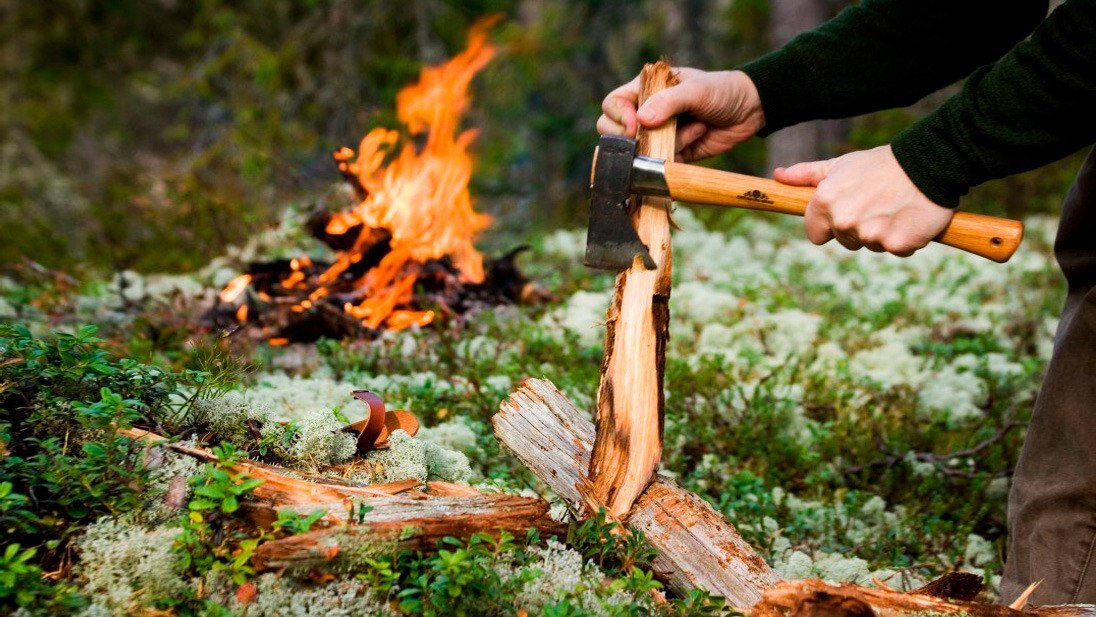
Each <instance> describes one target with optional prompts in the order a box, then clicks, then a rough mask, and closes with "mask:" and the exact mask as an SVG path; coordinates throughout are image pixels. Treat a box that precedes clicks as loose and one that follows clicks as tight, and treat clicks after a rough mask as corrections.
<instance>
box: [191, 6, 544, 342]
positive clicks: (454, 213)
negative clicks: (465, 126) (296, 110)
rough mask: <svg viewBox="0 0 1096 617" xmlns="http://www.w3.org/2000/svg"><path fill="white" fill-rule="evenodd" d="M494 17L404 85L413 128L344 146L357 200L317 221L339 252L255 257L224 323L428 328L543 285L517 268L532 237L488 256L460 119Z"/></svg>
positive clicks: (469, 136)
mask: <svg viewBox="0 0 1096 617" xmlns="http://www.w3.org/2000/svg"><path fill="white" fill-rule="evenodd" d="M488 26H489V22H481V23H479V24H477V25H475V26H473V28H472V30H471V31H470V32H469V37H468V47H467V49H465V50H464V51H463V52H461V53H460V54H458V55H457V56H456V57H454V58H452V59H451V60H449V61H448V62H445V63H443V64H441V65H438V66H433V67H427V68H425V69H423V71H422V73H421V75H420V78H419V81H418V83H416V84H413V85H410V86H408V87H406V88H404V89H403V90H402V91H401V92H400V93H399V94H398V96H397V99H396V106H397V117H398V119H399V121H400V123H401V124H402V125H403V127H404V129H405V130H403V131H401V130H392V129H387V128H380V127H379V128H375V129H373V130H372V131H370V132H369V133H368V134H367V135H366V136H365V137H364V138H363V139H362V140H361V143H360V144H359V145H358V149H357V150H356V151H355V150H353V149H351V148H346V147H344V148H340V149H339V150H338V151H336V152H335V153H334V159H335V163H336V165H337V167H338V170H339V172H340V173H341V174H342V176H343V178H344V179H345V180H346V182H348V183H349V184H350V186H351V187H352V189H353V192H354V196H355V199H356V200H357V204H356V205H354V206H352V207H350V208H349V209H347V210H343V211H339V212H331V211H328V210H318V211H316V212H314V213H313V214H312V216H311V217H310V219H309V222H308V227H309V231H310V232H311V234H312V235H313V236H315V237H316V238H318V239H319V240H321V241H322V242H324V243H325V244H326V245H327V246H328V247H330V248H331V249H332V250H333V251H334V258H333V259H331V260H329V261H319V260H314V259H312V258H310V257H308V256H303V255H302V256H299V257H297V258H294V259H286V260H275V261H269V262H263V263H253V264H251V265H250V266H249V267H248V268H247V269H246V271H245V272H244V273H243V274H241V275H240V276H238V277H236V278H235V279H233V280H232V281H231V282H230V283H229V284H228V285H227V286H226V287H225V288H224V289H223V290H222V291H221V292H220V294H219V295H218V303H217V306H216V307H215V308H214V310H213V312H212V316H213V320H214V322H215V324H216V325H218V326H220V327H226V326H229V325H236V326H240V327H246V328H248V329H250V330H251V331H252V332H253V333H254V334H255V335H256V336H258V337H260V338H266V339H267V340H268V341H269V342H270V343H271V344H274V345H278V344H286V343H289V342H298V341H313V340H316V339H318V338H321V337H331V338H345V337H354V336H368V335H370V334H375V333H377V332H380V331H383V330H403V329H405V328H408V327H412V326H419V327H421V326H425V325H427V324H430V323H432V322H434V321H436V320H439V319H442V318H445V317H462V316H465V315H467V314H469V313H470V312H474V311H475V310H476V309H478V308H482V307H486V306H490V305H494V304H500V303H514V302H521V301H524V300H531V299H535V298H537V297H539V296H540V295H541V294H540V292H538V291H537V290H536V289H535V288H534V287H533V286H532V285H531V284H530V283H529V281H528V279H526V278H525V277H524V276H523V275H522V273H521V271H520V270H519V269H518V267H517V264H516V261H515V260H516V258H517V256H518V255H519V254H520V253H521V252H522V250H524V247H519V248H517V249H514V250H512V251H510V252H508V253H507V254H505V255H503V256H502V257H500V258H498V259H496V260H493V261H491V262H490V263H488V264H486V265H485V263H484V258H483V255H482V254H480V252H479V251H478V250H476V247H475V245H474V240H475V238H476V237H477V235H478V234H479V233H480V232H482V231H483V230H484V229H486V228H487V227H488V226H489V225H490V223H491V219H490V217H488V216H487V215H485V214H482V213H479V212H476V211H475V210H474V209H473V207H472V198H471V195H470V194H469V191H468V182H469V180H470V179H471V176H472V155H471V153H470V152H469V147H470V146H471V144H472V142H473V141H474V140H475V137H476V132H475V131H473V130H461V128H460V121H461V118H462V117H463V115H464V113H465V112H466V111H467V109H468V105H469V102H470V99H469V94H468V88H469V84H470V83H471V81H472V78H473V77H474V76H475V75H476V73H477V72H478V71H479V70H480V69H482V68H483V67H484V66H485V65H486V64H487V63H488V62H489V61H490V60H491V58H492V57H493V56H494V54H495V48H494V46H492V45H491V43H490V42H489V41H488V39H487V28H488Z"/></svg>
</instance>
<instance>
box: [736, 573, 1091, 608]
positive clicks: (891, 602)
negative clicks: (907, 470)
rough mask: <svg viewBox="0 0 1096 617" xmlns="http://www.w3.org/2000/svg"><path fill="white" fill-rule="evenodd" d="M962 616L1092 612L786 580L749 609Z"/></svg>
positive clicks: (814, 581)
mask: <svg viewBox="0 0 1096 617" xmlns="http://www.w3.org/2000/svg"><path fill="white" fill-rule="evenodd" d="M930 614H931V615H966V616H969V617H1012V616H1020V615H1063V616H1074V615H1076V616H1081V615H1085V616H1088V615H1096V607H1093V606H1091V605H1075V606H1048V607H1039V608H1028V609H1025V610H1022V611H1021V610H1014V609H1011V608H1009V607H1007V606H1000V605H996V604H985V603H981V602H970V601H964V600H947V599H944V598H939V597H935V596H931V595H926V594H924V593H917V592H911V593H902V592H900V591H893V590H889V589H869V588H867V587H858V586H856V585H849V584H840V585H834V584H830V583H825V582H823V581H819V580H808V581H785V582H783V583H780V584H779V585H777V586H775V587H773V588H772V589H770V590H769V591H768V592H766V593H765V597H764V599H763V600H762V601H761V602H759V603H758V604H757V605H756V606H754V607H753V609H751V610H750V611H749V615H750V616H751V617H784V616H794V617H830V616H834V617H837V616H850V615H851V616H858V615H864V616H870V615H879V616H888V617H889V616H895V617H898V616H905V615H930Z"/></svg>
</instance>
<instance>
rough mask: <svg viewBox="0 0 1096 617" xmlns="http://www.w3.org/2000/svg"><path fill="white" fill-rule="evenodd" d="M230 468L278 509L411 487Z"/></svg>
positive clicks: (149, 436)
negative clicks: (242, 474)
mask: <svg viewBox="0 0 1096 617" xmlns="http://www.w3.org/2000/svg"><path fill="white" fill-rule="evenodd" d="M118 433H119V434H120V435H125V436H126V437H129V438H131V439H140V440H144V441H147V442H149V443H153V444H156V445H159V446H162V447H166V448H168V449H170V450H172V451H174V452H178V453H179V454H185V455H187V456H191V457H194V458H196V459H198V460H201V461H207V462H211V461H215V460H217V457H216V456H214V454H213V453H212V452H210V451H209V450H206V449H204V448H195V447H192V446H185V445H183V444H179V443H173V442H169V441H167V439H166V438H165V437H163V436H161V435H157V434H156V433H152V432H150V431H145V430H141V429H119V430H118ZM232 468H233V471H234V472H237V473H239V472H245V473H247V474H248V475H250V476H251V477H253V478H258V479H260V480H263V483H262V484H261V485H259V486H258V487H257V488H256V489H255V491H254V492H253V493H252V495H253V496H254V497H255V499H257V500H260V501H264V502H266V503H268V504H269V505H271V506H278V507H281V506H290V505H294V504H316V503H339V502H342V501H345V500H347V499H368V498H372V497H387V496H389V495H392V494H395V493H399V492H403V491H406V490H408V489H409V488H412V486H408V484H407V482H408V481H406V480H403V481H398V482H388V483H385V484H375V485H371V486H355V485H351V484H346V483H343V482H340V481H339V480H336V479H333V478H326V477H323V476H317V475H314V474H306V473H302V472H298V471H290V470H288V469H283V468H281V467H278V466H277V465H268V464H266V463H260V462H258V461H240V462H238V463H236V464H235V465H233V467H232ZM412 482H413V486H419V485H420V484H421V483H420V482H419V481H417V480H413V481H412Z"/></svg>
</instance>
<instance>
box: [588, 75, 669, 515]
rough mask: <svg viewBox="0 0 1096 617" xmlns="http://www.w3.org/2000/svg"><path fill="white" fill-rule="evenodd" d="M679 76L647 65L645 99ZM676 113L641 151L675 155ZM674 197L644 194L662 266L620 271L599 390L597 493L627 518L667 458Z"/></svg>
mask: <svg viewBox="0 0 1096 617" xmlns="http://www.w3.org/2000/svg"><path fill="white" fill-rule="evenodd" d="M675 83H677V79H676V78H675V77H674V75H673V71H672V70H671V68H670V65H669V64H668V63H666V62H665V61H659V62H657V63H655V64H648V65H646V66H645V67H643V73H642V77H641V86H640V89H641V92H640V102H642V101H643V100H645V99H646V98H647V97H649V96H650V95H652V94H654V93H655V92H658V91H659V90H662V89H664V88H667V87H669V86H672V85H674V84H675ZM676 129H677V121H676V119H672V118H671V119H670V120H669V121H667V122H666V123H665V124H663V125H662V126H660V127H658V128H656V129H652V130H644V129H640V130H639V134H638V137H639V153H640V154H643V155H647V156H652V157H655V158H660V159H668V160H673V158H674V140H675V133H676ZM669 207H670V201H669V200H668V199H665V198H660V197H644V198H642V199H641V200H640V203H639V205H638V207H637V208H636V209H635V211H634V212H633V214H632V221H633V223H634V224H635V228H636V232H637V233H638V234H639V238H640V240H642V241H643V243H644V244H645V245H646V246H647V249H648V251H649V252H650V254H651V257H652V258H653V259H654V261H655V264H656V265H657V268H656V269H654V270H647V269H646V267H645V266H644V265H643V263H642V261H641V260H639V259H636V260H635V261H634V262H633V264H632V267H631V268H629V269H628V270H625V271H623V272H621V273H620V274H619V275H618V276H617V280H616V291H615V293H614V294H613V301H612V304H611V305H610V306H609V311H608V314H607V315H606V319H605V323H606V330H605V357H604V359H603V360H602V365H601V383H600V385H599V387H598V393H597V426H598V431H597V439H596V442H595V444H594V455H593V458H592V460H591V463H590V473H589V476H590V482H591V484H592V485H593V490H594V495H595V496H597V498H598V500H599V501H600V502H601V503H604V504H605V505H606V507H607V508H608V510H609V513H610V514H612V515H613V516H615V517H621V516H624V515H625V514H627V513H628V511H629V510H630V509H631V507H632V503H633V502H634V501H635V499H636V498H637V497H638V496H639V494H640V493H642V492H643V489H644V488H646V487H647V483H648V482H649V481H650V480H651V476H652V475H653V474H654V472H655V470H656V469H657V468H658V463H659V460H660V459H661V458H662V418H663V408H664V402H665V401H664V396H663V388H662V380H663V374H664V373H665V364H666V340H667V338H668V336H669V323H670V272H671V267H672V264H671V253H670V214H669Z"/></svg>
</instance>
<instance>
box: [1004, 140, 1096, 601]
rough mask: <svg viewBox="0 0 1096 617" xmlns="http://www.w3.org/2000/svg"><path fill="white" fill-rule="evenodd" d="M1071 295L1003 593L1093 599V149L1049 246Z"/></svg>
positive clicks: (1029, 453) (1021, 483)
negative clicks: (1033, 585)
mask: <svg viewBox="0 0 1096 617" xmlns="http://www.w3.org/2000/svg"><path fill="white" fill-rule="evenodd" d="M1054 253H1055V256H1056V257H1057V258H1058V264H1059V265H1060V266H1061V267H1062V272H1063V273H1064V274H1065V276H1066V281H1067V283H1068V290H1069V291H1068V296H1067V297H1066V303H1065V308H1064V309H1063V310H1062V320H1061V322H1060V323H1059V325H1058V332H1057V334H1056V335H1055V339H1054V354H1053V356H1052V357H1051V359H1050V364H1049V365H1048V366H1047V374H1046V378H1045V380H1044V381H1043V387H1042V390H1041V391H1040V392H1039V397H1038V399H1037V400H1036V402H1035V410H1034V413H1033V414H1032V418H1031V425H1030V426H1029V427H1028V433H1027V439H1026V441H1025V442H1024V447H1023V450H1022V451H1021V452H1020V460H1019V462H1018V463H1017V465H1016V474H1015V476H1014V477H1013V483H1012V492H1011V493H1010V495H1009V511H1008V518H1009V521H1008V526H1009V538H1008V553H1007V556H1006V559H1005V573H1004V577H1003V580H1002V581H1001V596H1002V599H1003V600H1004V601H1006V602H1011V601H1012V600H1013V599H1014V598H1015V597H1017V596H1018V595H1019V594H1020V593H1021V592H1023V590H1024V589H1025V588H1026V587H1027V586H1028V585H1029V584H1030V583H1034V582H1036V581H1042V583H1041V584H1040V585H1039V588H1038V589H1037V590H1036V591H1035V594H1034V595H1033V596H1032V599H1031V601H1032V602H1033V603H1034V604H1067V603H1077V602H1083V603H1096V149H1094V150H1093V151H1092V152H1090V153H1089V156H1088V159H1087V160H1086V161H1085V163H1084V165H1083V166H1082V167H1081V171H1080V173H1079V174H1078V176H1077V181H1076V182H1075V183H1074V185H1073V187H1072V188H1071V189H1070V190H1069V193H1068V194H1067V196H1066V200H1065V205H1064V206H1063V208H1062V217H1061V222H1060V224H1059V229H1058V238H1057V240H1056V241H1055V243H1054Z"/></svg>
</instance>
